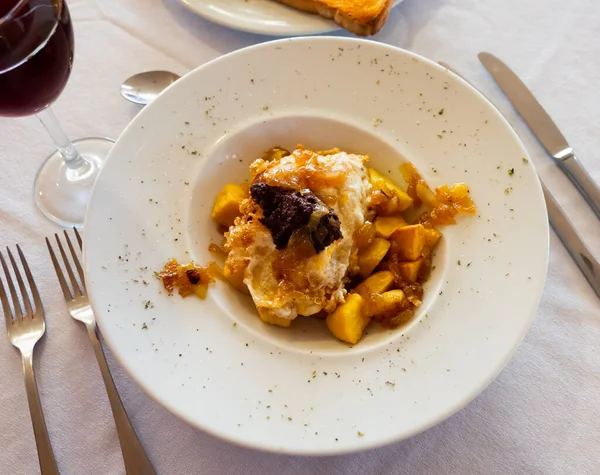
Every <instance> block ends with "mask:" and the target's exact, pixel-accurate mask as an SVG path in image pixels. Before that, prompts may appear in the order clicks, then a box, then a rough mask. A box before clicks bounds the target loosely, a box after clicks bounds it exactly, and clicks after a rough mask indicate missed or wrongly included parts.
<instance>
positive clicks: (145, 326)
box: [142, 322, 148, 330]
mask: <svg viewBox="0 0 600 475" xmlns="http://www.w3.org/2000/svg"><path fill="white" fill-rule="evenodd" d="M142 330H148V325H146V322H144V323H143V324H142Z"/></svg>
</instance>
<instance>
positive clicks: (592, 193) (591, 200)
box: [558, 154, 600, 219]
mask: <svg viewBox="0 0 600 475" xmlns="http://www.w3.org/2000/svg"><path fill="white" fill-rule="evenodd" d="M558 164H559V165H560V167H561V168H562V170H563V171H564V172H565V173H566V175H567V176H568V177H569V179H570V180H571V181H572V182H573V184H574V185H575V186H576V187H577V189H578V190H579V192H580V193H581V194H582V196H583V197H584V198H585V200H586V201H587V202H588V204H589V205H590V207H591V208H592V210H593V211H594V213H596V216H598V219H600V188H599V187H598V185H597V184H596V183H595V182H594V180H593V179H592V177H591V176H590V174H589V173H588V172H587V171H586V170H585V168H583V166H582V165H581V162H580V161H579V160H577V157H576V156H575V155H573V154H569V155H568V156H566V157H565V158H564V159H562V160H559V161H558Z"/></svg>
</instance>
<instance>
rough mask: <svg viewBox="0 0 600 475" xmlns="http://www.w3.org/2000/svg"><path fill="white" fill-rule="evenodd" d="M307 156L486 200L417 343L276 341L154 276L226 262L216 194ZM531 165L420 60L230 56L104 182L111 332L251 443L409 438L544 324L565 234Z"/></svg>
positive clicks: (500, 124) (246, 320)
mask: <svg viewBox="0 0 600 475" xmlns="http://www.w3.org/2000/svg"><path fill="white" fill-rule="evenodd" d="M273 64H277V74H273V73H272V67H271V65H273ZM296 143H303V144H304V145H305V146H307V147H314V148H317V149H326V148H330V147H334V146H337V147H341V148H342V149H344V150H347V151H351V152H359V153H366V154H369V155H370V156H371V157H372V164H373V165H374V166H375V167H376V168H379V169H381V170H384V171H388V170H389V171H390V173H391V175H392V177H393V178H395V179H399V172H398V169H397V166H398V164H399V163H400V162H401V161H402V160H404V159H408V160H410V161H412V162H413V163H414V164H415V165H416V166H417V167H418V168H419V169H420V170H421V172H422V173H423V175H424V176H425V177H426V179H427V180H428V181H429V183H430V184H431V185H433V186H439V185H441V184H445V183H455V182H463V181H464V182H466V183H468V184H469V186H470V188H471V190H472V196H473V198H474V200H475V202H476V203H477V205H478V207H479V213H478V215H477V216H476V217H466V218H462V219H461V220H460V223H459V224H458V225H456V226H452V227H448V228H447V229H445V231H444V240H443V241H442V244H441V247H440V249H439V252H438V255H437V256H436V259H435V262H434V265H435V267H436V268H435V270H434V272H433V275H432V278H431V279H430V281H429V282H428V285H427V289H426V298H425V301H424V304H423V306H422V307H421V308H420V311H419V312H418V314H417V316H416V319H415V320H414V321H413V322H411V323H410V324H409V325H408V326H407V327H406V328H403V329H400V330H395V331H388V330H383V329H381V328H377V327H375V326H374V327H373V328H370V329H369V332H368V334H367V335H366V336H365V338H363V340H362V341H361V342H360V343H359V344H358V345H356V346H355V347H354V348H351V347H349V346H347V345H345V344H343V343H341V342H339V341H337V340H335V339H333V338H332V337H331V336H330V335H329V333H328V331H327V329H326V328H325V325H323V322H322V321H318V320H316V319H304V320H302V319H301V320H302V321H297V322H295V323H294V325H293V327H292V328H291V329H282V328H278V327H274V326H269V325H266V324H263V323H262V322H261V321H260V319H259V318H258V316H257V314H256V311H255V309H254V306H253V304H252V302H251V301H250V299H249V298H248V297H246V296H243V295H241V294H239V293H237V292H236V291H235V290H232V289H231V288H230V287H229V286H228V285H226V284H223V283H221V282H218V283H217V285H216V286H214V287H211V289H210V291H209V294H208V298H207V299H206V300H205V301H201V300H199V299H196V298H188V299H181V298H180V297H179V296H177V295H176V296H172V297H168V296H167V295H166V294H165V292H164V291H163V290H162V288H161V285H160V282H159V281H158V280H156V279H155V278H154V277H153V272H154V271H157V270H160V269H161V268H162V266H163V265H164V264H165V262H166V261H167V260H168V259H169V258H172V257H176V258H178V259H179V260H181V261H186V260H189V259H194V260H195V261H197V262H200V263H206V262H208V261H210V260H212V259H213V256H211V255H210V254H209V252H208V250H207V248H208V245H209V243H210V242H211V241H215V242H220V239H221V236H220V235H219V234H218V232H217V230H216V227H215V225H214V223H213V222H212V221H211V219H210V209H211V206H212V202H213V200H214V197H215V195H216V193H217V192H218V191H219V189H220V188H221V187H222V186H223V185H224V184H225V183H227V182H233V183H237V182H240V181H242V180H243V179H245V178H246V177H247V174H248V170H247V166H248V164H249V163H250V162H251V161H252V160H253V159H254V158H256V157H257V156H259V155H260V154H261V152H262V151H264V150H265V149H267V148H269V147H271V146H273V145H276V144H277V145H282V146H284V147H294V145H295V144H296ZM526 157H527V154H526V152H525V150H524V148H523V145H522V144H521V143H520V142H519V140H518V138H517V136H516V135H515V133H514V132H513V130H512V129H511V128H510V126H509V125H508V124H507V122H506V121H505V119H504V118H503V117H502V116H500V115H499V113H498V112H497V111H496V110H495V109H494V108H493V107H492V106H491V105H490V104H489V103H488V102H487V101H486V100H485V98H484V97H483V96H481V95H480V94H479V93H478V92H477V91H475V90H474V89H473V88H472V87H470V86H469V85H468V84H466V83H465V82H464V81H462V80H460V79H458V78H457V77H456V76H454V75H452V74H451V73H449V72H448V71H446V70H445V69H443V68H442V67H440V66H438V65H436V64H434V63H432V62H431V61H429V60H426V59H424V58H421V57H419V56H417V55H414V54H412V53H409V52H407V51H403V50H400V49H396V48H393V47H390V46H386V45H383V44H379V43H375V42H370V41H364V40H355V39H343V38H333V37H332V38H319V37H316V38H296V39H291V40H282V41H277V42H272V43H265V44H261V45H258V46H255V47H252V48H248V49H244V50H240V51H237V52H235V53H232V54H229V55H227V56H223V57H221V58H219V59H217V60H215V61H212V62H210V63H208V64H206V65H204V66H201V67H200V68H198V69H196V70H195V71H193V72H191V73H189V74H187V75H186V76H185V77H184V78H182V79H181V80H180V81H177V82H176V83H175V84H174V85H172V86H171V87H170V88H169V89H167V90H166V91H165V92H164V93H163V94H162V95H161V96H160V97H159V98H158V99H157V100H156V101H155V102H154V103H152V104H150V105H149V106H147V107H146V108H145V109H144V110H143V111H142V112H141V113H140V114H139V115H138V116H137V117H136V118H135V120H134V121H133V122H132V123H131V124H130V125H129V127H128V128H127V129H126V131H125V132H124V133H123V135H122V136H121V137H120V138H119V140H118V141H117V143H116V145H115V146H114V148H113V150H112V152H111V155H110V157H109V158H108V161H107V162H106V165H105V167H104V169H103V171H102V173H101V175H100V177H99V178H98V182H97V184H96V188H95V190H94V194H93V198H92V202H91V204H90V206H89V210H88V216H87V221H86V230H85V231H86V232H85V267H86V273H87V274H86V275H87V281H88V288H89V291H90V297H91V300H92V304H93V306H94V309H95V311H96V315H97V318H98V323H99V324H100V328H101V330H102V333H103V334H104V337H105V339H106V341H107V343H108V345H109V346H110V348H111V349H112V351H113V352H114V354H115V356H116V357H117V358H118V360H119V361H120V363H121V364H122V365H123V366H124V367H125V369H126V370H127V371H128V372H129V373H130V374H131V375H132V377H133V378H134V379H135V380H136V381H137V382H138V383H139V384H140V385H141V386H142V388H144V390H145V391H146V392H147V393H148V394H150V395H151V396H152V397H153V398H154V399H155V400H157V401H159V402H160V403H161V404H163V405H164V406H165V407H166V408H168V409H169V410H170V411H172V412H173V413H175V414H177V415H178V416H180V417H181V418H183V419H185V420H186V421H188V422H189V423H191V424H193V425H195V426H197V427H199V428H202V429H203V430H205V431H207V432H209V433H211V434H214V435H216V436H219V437H222V438H224V439H227V440H229V441H231V442H235V443H238V444H242V445H246V446H249V447H254V448H259V449H264V450H270V451H280V452H284V453H294V454H333V453H342V452H350V451H357V450H362V449H366V448H369V447H376V446H380V445H382V444H387V443H390V442H393V441H398V440H400V439H402V438H406V437H409V436H411V435H413V434H416V433H418V432H419V431H422V430H424V429H427V428H428V427H431V426H432V425H434V424H437V423H438V422H440V421H442V420H443V419H444V418H446V417H448V416H450V415H451V414H453V413H454V412H456V411H457V410H459V409H460V408H461V407H463V406H464V405H465V404H467V403H468V402H469V401H470V400H471V399H473V398H474V397H475V396H476V395H477V394H478V393H480V392H481V391H482V390H483V389H484V388H485V386H486V385H487V384H488V383H489V382H490V381H491V380H492V379H493V378H494V377H495V376H496V374H497V373H498V372H499V371H500V369H501V368H502V367H503V366H504V365H505V364H506V362H507V361H508V360H509V358H510V357H511V355H512V354H513V352H514V351H515V349H516V348H517V346H518V344H519V343H520V341H521V340H522V338H523V337H524V335H525V333H526V331H527V329H528V328H529V325H530V323H531V320H532V318H533V316H534V314H535V311H536V308H537V305H538V301H539V298H540V295H541V292H542V288H543V286H544V280H545V275H546V265H547V254H548V224H547V217H546V212H545V206H544V202H543V198H542V194H541V190H540V185H539V182H538V180H537V176H536V174H535V170H534V168H533V165H532V164H531V162H529V161H527V158H526ZM512 169H514V173H512V175H511V174H510V173H509V170H512Z"/></svg>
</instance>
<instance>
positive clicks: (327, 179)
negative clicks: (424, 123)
mask: <svg viewBox="0 0 600 475" xmlns="http://www.w3.org/2000/svg"><path fill="white" fill-rule="evenodd" d="M368 161H369V157H368V156H366V155H358V154H352V153H346V152H343V151H341V150H339V149H331V150H326V151H311V150H307V149H305V148H304V147H302V146H301V145H298V146H297V149H296V150H294V151H293V152H288V151H287V150H284V149H281V148H273V149H271V150H269V151H268V152H267V153H265V155H264V156H263V158H259V159H257V160H255V161H254V162H252V164H251V165H250V180H249V184H242V185H237V184H226V185H225V186H224V187H223V189H222V191H221V192H220V193H219V194H218V195H217V197H216V199H215V203H214V205H213V210H212V218H213V219H214V221H215V222H216V223H217V224H218V225H220V226H227V224H229V227H228V228H227V230H226V231H225V232H224V242H223V244H222V246H218V245H216V244H211V246H210V249H211V250H212V251H213V253H215V254H217V255H221V256H222V257H224V258H225V259H224V267H223V271H222V272H220V271H219V269H218V266H217V265H216V264H214V263H211V264H209V265H208V266H207V267H206V268H203V267H200V266H196V265H194V264H188V265H184V266H181V265H179V264H177V262H176V261H174V260H172V261H170V262H169V263H168V264H167V266H166V267H165V270H163V272H161V273H160V274H159V277H160V278H161V279H163V283H164V284H165V287H166V288H167V290H168V291H169V293H173V289H174V288H175V287H179V288H180V290H179V291H180V293H181V294H182V295H183V296H186V295H191V294H192V293H196V294H198V295H200V296H201V297H203V296H204V294H205V293H206V287H207V286H208V284H210V283H212V282H214V278H215V277H220V278H223V279H225V280H227V281H228V282H229V283H231V285H232V286H233V287H234V288H236V289H237V290H239V291H241V292H244V293H246V294H250V296H251V297H252V299H253V301H254V304H255V306H256V308H257V311H258V315H259V317H260V318H261V319H262V320H263V321H264V322H265V323H269V324H273V325H278V326H281V327H289V326H291V325H292V322H293V320H294V319H296V318H297V317H298V316H315V317H318V318H324V319H325V322H326V325H327V327H328V328H329V330H330V331H331V333H332V334H333V335H334V336H335V337H337V338H338V339H340V340H342V341H345V342H347V343H350V344H356V343H357V342H358V341H359V340H360V339H361V337H362V335H363V333H364V330H365V328H366V327H367V326H368V325H369V323H370V322H371V321H372V320H375V321H377V322H379V323H380V324H381V325H383V326H385V327H397V326H399V325H401V324H403V323H405V322H406V321H408V320H409V319H410V318H411V317H412V316H413V314H414V312H415V310H416V309H417V308H418V307H419V306H420V305H421V302H422V299H423V283H424V282H425V281H426V280H427V278H428V277H429V274H430V271H431V262H432V258H433V254H434V251H435V249H436V246H437V245H438V243H439V241H440V239H441V237H442V233H441V231H440V230H439V229H438V228H437V226H439V225H447V224H454V222H455V218H456V216H457V215H459V214H474V213H475V212H476V207H475V204H474V203H473V201H472V200H471V198H470V196H469V190H468V187H467V186H466V185H464V184H456V185H453V186H441V187H438V188H436V189H435V190H431V189H430V188H429V186H428V185H427V183H426V182H425V180H424V179H423V178H422V177H421V175H420V174H419V173H418V171H417V170H416V169H415V168H414V166H412V164H410V163H405V164H403V165H402V166H401V172H402V174H403V176H404V181H405V182H406V184H407V186H406V188H403V187H401V186H400V185H399V184H398V183H395V182H393V181H392V180H391V179H390V178H389V177H388V176H385V175H384V174H382V173H380V172H378V171H377V170H375V169H373V168H367V166H366V164H367V163H368ZM410 216H413V217H414V216H416V219H415V218H413V219H411V218H410ZM190 266H191V267H190ZM190 270H191V271H192V272H193V274H190ZM190 275H192V276H193V277H194V278H195V279H196V277H198V275H199V276H200V279H199V280H198V279H197V282H195V283H194V282H191V279H190ZM198 285H199V286H200V287H201V288H200V289H199V290H196V288H195V287H194V286H198ZM182 289H183V292H182Z"/></svg>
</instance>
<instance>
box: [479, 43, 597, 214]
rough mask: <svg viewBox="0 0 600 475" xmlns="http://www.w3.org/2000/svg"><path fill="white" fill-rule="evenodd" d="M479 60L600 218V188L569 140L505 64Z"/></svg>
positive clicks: (482, 57)
mask: <svg viewBox="0 0 600 475" xmlns="http://www.w3.org/2000/svg"><path fill="white" fill-rule="evenodd" d="M478 57H479V61H481V64H483V66H484V67H485V69H487V71H488V72H489V73H490V75H491V76H492V78H493V79H494V81H496V83H497V84H498V86H500V89H502V91H503V92H504V94H505V95H506V97H508V100H509V101H510V102H511V104H512V105H513V106H514V107H515V109H517V111H518V112H519V114H520V115H521V117H523V120H525V123H526V124H527V125H528V126H529V128H530V129H531V131H532V132H533V135H535V136H536V138H537V139H538V140H539V141H540V143H541V144H542V145H543V146H544V148H545V149H546V151H547V152H548V153H549V154H550V155H551V156H552V157H553V158H554V160H555V161H556V163H557V164H558V165H559V167H560V168H561V169H562V170H563V172H565V174H566V175H567V176H568V177H569V179H570V180H571V181H572V182H573V184H574V185H575V186H576V187H577V189H578V190H579V192H580V193H581V194H582V196H583V197H584V198H585V199H586V201H587V202H588V203H589V205H590V207H591V208H592V210H593V211H594V213H596V216H598V218H599V219H600V188H599V187H598V185H597V184H596V183H595V182H594V180H593V179H592V177H591V176H590V175H589V174H588V172H587V171H586V170H585V168H583V166H582V165H581V163H580V162H579V160H577V157H576V156H575V154H574V153H573V149H572V148H571V146H570V145H569V143H568V142H567V139H565V137H564V136H563V134H562V133H561V132H560V130H558V127H557V126H556V124H555V123H554V121H553V120H552V119H551V118H550V116H549V115H548V113H547V112H546V111H545V110H544V108H543V107H542V106H541V104H540V103H539V102H538V101H537V99H536V98H535V97H534V96H533V94H532V93H531V91H530V90H529V89H528V88H527V86H526V85H525V84H524V83H523V81H521V80H520V79H519V77H518V76H517V75H516V74H515V73H514V72H513V71H512V70H511V69H510V68H509V67H508V66H507V65H506V64H504V63H503V62H502V61H500V60H499V59H498V58H496V57H495V56H494V55H492V54H490V53H479V55H478Z"/></svg>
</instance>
